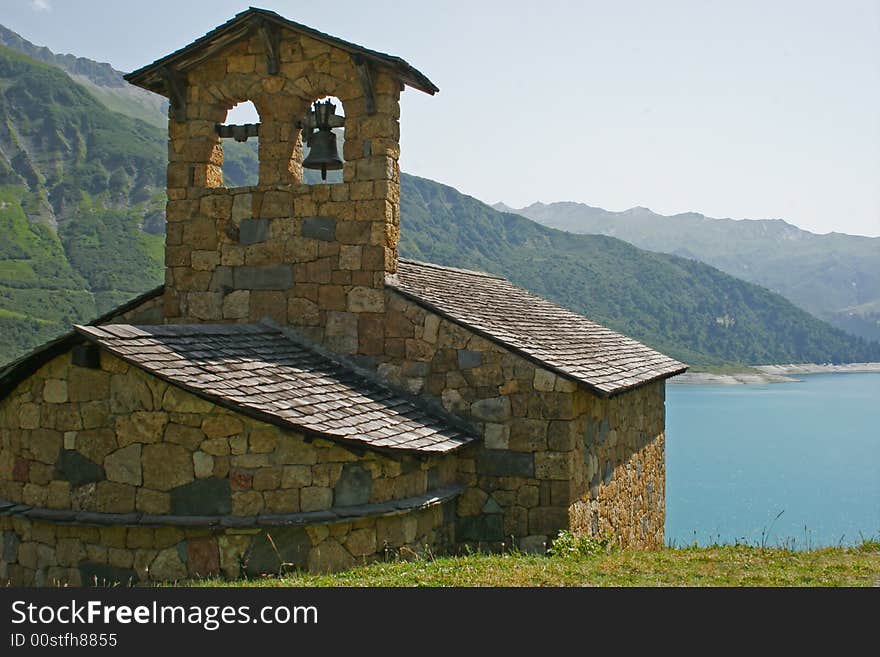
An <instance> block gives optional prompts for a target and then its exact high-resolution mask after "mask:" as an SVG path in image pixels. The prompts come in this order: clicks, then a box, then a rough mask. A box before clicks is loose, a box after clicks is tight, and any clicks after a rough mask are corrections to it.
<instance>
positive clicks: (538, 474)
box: [378, 290, 665, 549]
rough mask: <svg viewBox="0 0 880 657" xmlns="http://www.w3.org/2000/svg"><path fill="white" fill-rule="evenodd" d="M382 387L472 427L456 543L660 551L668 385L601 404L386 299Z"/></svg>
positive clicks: (462, 461) (419, 310)
mask: <svg viewBox="0 0 880 657" xmlns="http://www.w3.org/2000/svg"><path fill="white" fill-rule="evenodd" d="M386 307H387V308H388V311H387V312H388V316H387V319H386V321H385V333H384V335H385V346H384V356H383V357H382V358H381V359H379V364H378V372H379V374H380V376H382V377H383V378H385V379H387V380H389V381H390V382H392V383H393V384H395V385H399V386H402V387H404V388H406V389H408V390H409V391H410V392H411V393H413V394H419V395H422V396H426V397H429V398H433V399H434V400H436V401H437V402H439V403H441V404H442V405H443V406H444V407H445V408H446V410H448V411H450V412H452V413H455V414H457V415H460V416H463V417H466V418H468V419H469V420H471V421H472V422H473V424H474V425H475V427H476V428H477V430H478V432H479V434H480V435H481V436H482V438H483V442H482V444H480V445H477V446H474V447H471V448H468V449H466V450H464V451H463V452H462V453H461V455H460V457H459V481H460V482H461V483H462V484H463V485H465V486H466V487H467V488H466V490H465V492H464V493H463V494H462V496H461V497H460V498H459V501H458V507H457V514H458V520H457V528H456V540H458V541H459V542H468V543H482V544H489V545H496V546H498V545H500V544H501V543H507V544H510V543H511V542H513V543H514V544H518V545H520V546H521V547H526V548H528V549H538V548H540V547H541V546H544V545H546V544H548V542H549V541H550V540H551V539H552V538H553V536H555V535H556V533H557V532H558V531H559V530H560V529H566V528H572V529H574V530H575V531H578V532H580V533H584V534H588V535H604V534H606V533H609V532H610V533H613V534H614V535H615V536H617V537H618V540H619V541H620V542H621V544H623V545H630V546H633V547H656V546H659V545H662V543H663V518H664V476H665V473H664V451H663V447H664V442H663V440H664V435H663V431H664V390H665V388H664V386H665V384H664V383H663V382H662V381H661V382H658V383H654V384H651V385H649V386H644V387H642V388H639V389H637V390H635V391H631V392H626V393H623V394H621V395H618V396H616V397H614V398H611V399H604V398H601V397H599V396H597V395H595V394H593V393H592V392H591V391H589V390H588V389H587V388H586V387H585V386H583V385H582V384H578V383H576V382H574V381H572V380H570V379H567V378H564V377H562V376H558V375H556V374H554V373H553V372H550V371H548V370H546V369H543V368H541V367H539V366H537V365H535V364H534V363H532V362H531V361H528V360H526V359H525V358H523V357H520V356H518V355H517V354H515V353H513V352H510V351H508V350H506V349H505V348H503V347H501V346H499V345H497V344H496V343H494V342H490V341H489V340H487V339H485V338H483V337H481V336H479V335H477V334H475V333H474V332H472V331H470V330H469V329H467V328H466V327H464V326H462V325H460V324H457V323H455V322H452V321H450V320H448V319H446V318H443V317H441V316H439V315H437V314H435V313H433V312H432V311H430V310H427V309H425V308H423V307H421V306H419V305H418V304H416V303H414V302H413V301H410V300H408V299H406V298H404V297H403V296H402V295H400V294H398V293H396V292H394V291H392V290H387V291H386Z"/></svg>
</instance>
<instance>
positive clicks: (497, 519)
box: [455, 514, 504, 543]
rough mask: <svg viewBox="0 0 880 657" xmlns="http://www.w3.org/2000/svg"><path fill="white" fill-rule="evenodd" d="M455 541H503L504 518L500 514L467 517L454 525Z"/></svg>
mask: <svg viewBox="0 0 880 657" xmlns="http://www.w3.org/2000/svg"><path fill="white" fill-rule="evenodd" d="M455 539H456V540H457V541H475V542H476V541H482V542H487V543H493V542H499V541H503V540H504V517H503V516H502V515H500V514H495V515H485V516H467V517H464V518H459V519H458V520H457V521H456V523H455Z"/></svg>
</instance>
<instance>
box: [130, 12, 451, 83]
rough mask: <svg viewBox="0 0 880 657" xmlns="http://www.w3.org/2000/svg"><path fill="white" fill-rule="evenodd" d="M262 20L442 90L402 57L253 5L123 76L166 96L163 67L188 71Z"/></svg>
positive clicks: (403, 79)
mask: <svg viewBox="0 0 880 657" xmlns="http://www.w3.org/2000/svg"><path fill="white" fill-rule="evenodd" d="M261 21H264V22H266V23H268V24H271V25H277V26H279V27H281V28H284V29H287V30H292V31H294V32H298V33H300V34H305V35H307V36H309V37H311V38H313V39H316V40H318V41H323V42H324V43H328V44H330V45H331V46H335V47H336V48H339V49H341V50H345V51H346V52H349V53H351V54H353V55H356V56H360V57H363V58H364V59H366V60H367V61H370V62H372V63H373V64H376V65H379V66H383V67H385V68H390V69H391V70H392V71H394V73H395V74H396V75H397V76H398V77H399V78H400V80H401V82H404V83H405V84H408V85H409V86H411V87H413V88H415V89H418V90H419V91H424V92H425V93H427V94H431V95H432V96H433V95H434V94H435V93H437V92H438V91H440V89H438V88H437V86H436V85H435V84H434V83H433V82H431V81H430V80H429V79H428V78H427V77H426V76H425V75H424V74H423V73H420V72H419V71H417V70H416V69H415V68H413V67H412V66H410V65H409V64H408V63H407V62H406V61H405V60H403V59H401V58H400V57H396V56H394V55H388V54H386V53H383V52H378V51H376V50H370V49H369V48H364V47H363V46H359V45H357V44H355V43H351V42H349V41H344V40H342V39H339V38H337V37H334V36H331V35H329V34H325V33H324V32H319V31H318V30H316V29H314V28H311V27H308V26H306V25H302V24H301V23H296V22H294V21H292V20H289V19H287V18H284V17H283V16H281V15H279V14H277V13H275V12H274V11H269V10H268V9H258V8H257V7H250V8H249V9H246V10H245V11H242V12H240V13H238V14H236V15H235V16H234V17H232V18H231V19H230V20H228V21H226V22H225V23H223V24H222V25H220V26H218V27H216V28H214V29H213V30H211V31H210V32H208V33H207V34H206V35H205V36H203V37H200V38H198V39H196V40H195V41H193V42H192V43H190V44H189V45H187V46H184V47H183V48H180V49H179V50H176V51H174V52H173V53H171V54H169V55H166V56H165V57H162V58H160V59H157V60H156V61H155V62H153V63H152V64H148V65H147V66H144V67H142V68H139V69H137V70H136V71H132V72H131V73H129V74H127V75H125V76H124V77H125V79H126V80H127V81H128V82H131V83H132V84H135V85H137V86H139V87H142V88H144V89H147V90H148V91H154V92H156V93H158V94H162V95H163V96H167V95H168V91H167V90H166V88H165V81H164V79H163V76H162V69H164V68H166V67H167V68H174V69H176V70H180V71H183V70H186V69H187V68H189V67H191V66H194V65H195V64H198V63H199V62H200V61H202V60H204V59H206V58H207V57H210V56H211V55H213V54H214V53H215V52H217V51H218V50H220V49H221V48H223V47H225V46H227V45H229V44H230V43H234V42H235V41H238V40H239V39H241V38H243V37H244V36H246V35H247V34H248V33H249V32H250V31H251V30H252V29H253V27H254V26H255V25H257V24H259V23H260V22H261Z"/></svg>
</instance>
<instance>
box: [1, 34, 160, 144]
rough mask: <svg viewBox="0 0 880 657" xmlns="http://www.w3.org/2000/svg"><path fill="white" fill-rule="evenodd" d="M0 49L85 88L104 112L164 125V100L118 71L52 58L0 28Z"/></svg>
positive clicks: (76, 59) (77, 60)
mask: <svg viewBox="0 0 880 657" xmlns="http://www.w3.org/2000/svg"><path fill="white" fill-rule="evenodd" d="M0 46H6V47H7V48H9V49H10V50H16V51H18V52H20V53H22V54H24V55H27V56H28V57H30V58H31V59H36V60H37V61H39V62H43V63H44V64H49V65H50V66H54V67H57V68H60V69H62V70H63V71H65V72H66V73H67V74H68V75H69V76H70V77H71V79H73V80H74V81H75V82H77V83H78V84H80V85H82V86H83V87H85V88H86V89H87V90H88V91H90V92H91V93H92V95H93V96H95V98H97V99H98V100H100V101H101V102H102V103H103V104H104V105H105V106H107V108H109V109H111V110H113V111H115V112H120V113H122V114H125V115H126V116H131V117H134V118H136V119H141V120H142V121H146V122H147V123H150V124H152V125H154V126H156V127H157V128H160V129H162V130H165V129H166V126H167V124H168V100H167V99H166V98H163V97H162V96H159V95H157V94H154V93H150V92H149V91H145V90H143V89H141V88H140V87H135V86H133V85H130V84H128V83H127V82H126V81H125V80H123V79H122V71H117V70H116V69H115V68H113V67H112V66H110V64H102V63H100V62H96V61H93V60H91V59H86V58H85V57H75V56H74V55H56V54H55V53H53V52H52V51H51V50H49V49H48V48H46V47H45V46H37V45H34V44H33V43H31V42H30V41H28V40H27V39H25V38H24V37H22V36H20V35H19V34H16V33H15V32H13V31H12V30H10V29H9V28H7V27H4V26H2V25H0Z"/></svg>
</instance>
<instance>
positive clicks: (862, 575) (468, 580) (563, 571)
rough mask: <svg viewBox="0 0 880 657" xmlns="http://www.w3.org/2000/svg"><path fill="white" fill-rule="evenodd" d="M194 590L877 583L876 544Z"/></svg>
mask: <svg viewBox="0 0 880 657" xmlns="http://www.w3.org/2000/svg"><path fill="white" fill-rule="evenodd" d="M191 585H194V586H255V585H256V586H880V542H876V541H869V542H865V543H863V544H862V545H860V546H858V547H853V548H827V549H821V550H812V551H808V552H793V551H790V550H786V549H783V548H760V547H749V546H717V547H708V548H693V547H692V548H665V549H663V550H657V551H653V552H641V551H634V550H622V551H612V552H604V551H603V552H602V553H600V554H576V553H570V554H567V555H553V556H537V555H526V554H518V553H509V554H495V555H486V554H472V555H467V556H460V557H438V558H419V559H415V560H410V561H402V560H398V561H393V562H386V563H374V564H370V565H366V566H361V567H357V568H353V569H351V570H348V571H345V572H341V573H335V574H332V575H311V574H302V573H296V574H290V575H284V576H279V577H270V578H265V579H259V580H248V581H241V582H226V581H223V580H205V581H200V582H192V583H191Z"/></svg>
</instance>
